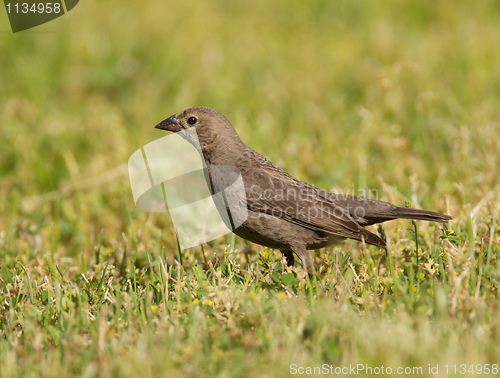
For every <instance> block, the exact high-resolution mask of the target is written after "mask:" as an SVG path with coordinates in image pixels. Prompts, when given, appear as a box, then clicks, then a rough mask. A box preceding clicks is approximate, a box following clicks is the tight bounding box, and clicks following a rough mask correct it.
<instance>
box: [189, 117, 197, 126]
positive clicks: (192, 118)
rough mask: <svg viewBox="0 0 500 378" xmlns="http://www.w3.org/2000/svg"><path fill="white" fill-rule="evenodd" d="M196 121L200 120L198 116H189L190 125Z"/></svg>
mask: <svg viewBox="0 0 500 378" xmlns="http://www.w3.org/2000/svg"><path fill="white" fill-rule="evenodd" d="M196 122H198V118H196V117H194V116H193V117H189V118H188V123H189V124H190V125H194V124H195V123H196Z"/></svg>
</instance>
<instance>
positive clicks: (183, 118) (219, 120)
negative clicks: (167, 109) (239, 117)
mask: <svg viewBox="0 0 500 378" xmlns="http://www.w3.org/2000/svg"><path fill="white" fill-rule="evenodd" d="M155 128H157V129H161V130H167V131H172V132H179V131H184V130H189V129H193V128H194V129H195V130H196V135H197V137H198V140H199V142H200V145H201V148H202V150H203V151H204V152H206V151H207V150H210V146H220V145H226V146H233V147H235V148H236V146H237V145H239V144H241V143H242V142H241V139H240V138H239V136H238V134H237V133H236V131H235V130H234V127H233V125H231V123H230V122H229V121H228V120H227V119H226V117H224V116H223V115H222V114H221V113H219V112H218V111H217V110H214V109H211V108H205V107H195V108H188V109H186V110H184V111H182V112H180V113H177V114H174V115H173V116H171V117H168V118H167V119H165V120H164V121H161V122H160V123H159V124H157V125H156V126H155ZM181 134H184V133H181ZM183 137H184V138H186V136H185V135H183ZM214 148H217V147H214Z"/></svg>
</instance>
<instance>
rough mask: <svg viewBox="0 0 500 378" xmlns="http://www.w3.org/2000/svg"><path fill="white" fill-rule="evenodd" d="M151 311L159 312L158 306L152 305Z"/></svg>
mask: <svg viewBox="0 0 500 378" xmlns="http://www.w3.org/2000/svg"><path fill="white" fill-rule="evenodd" d="M151 312H152V313H153V314H157V313H158V306H157V305H152V306H151Z"/></svg>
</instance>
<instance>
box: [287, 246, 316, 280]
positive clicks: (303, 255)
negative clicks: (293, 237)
mask: <svg viewBox="0 0 500 378" xmlns="http://www.w3.org/2000/svg"><path fill="white" fill-rule="evenodd" d="M291 249H292V251H293V253H295V254H296V255H297V256H298V257H299V259H300V261H302V266H303V267H304V269H305V270H306V271H307V273H309V275H311V274H312V273H313V261H312V258H311V255H310V254H309V252H308V251H307V249H306V247H304V246H303V245H293V246H291Z"/></svg>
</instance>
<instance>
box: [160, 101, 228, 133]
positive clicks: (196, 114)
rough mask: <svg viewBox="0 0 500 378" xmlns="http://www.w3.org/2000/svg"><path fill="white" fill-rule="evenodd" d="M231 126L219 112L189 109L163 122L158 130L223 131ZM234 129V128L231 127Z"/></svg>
mask: <svg viewBox="0 0 500 378" xmlns="http://www.w3.org/2000/svg"><path fill="white" fill-rule="evenodd" d="M227 125H231V124H230V123H229V121H228V120H227V119H226V117H224V116H223V115H222V114H221V113H219V112H218V111H217V110H214V109H211V108H205V107H196V108H188V109H186V110H184V111H182V112H180V113H177V114H174V115H173V116H170V117H168V118H167V119H165V120H163V121H161V122H160V123H159V124H157V125H156V126H155V128H156V129H161V130H167V131H172V132H178V131H181V130H187V129H189V128H192V127H195V128H196V130H197V132H200V131H201V130H202V129H213V130H217V129H221V128H225V126H226V127H227ZM231 128H232V126H231Z"/></svg>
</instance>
